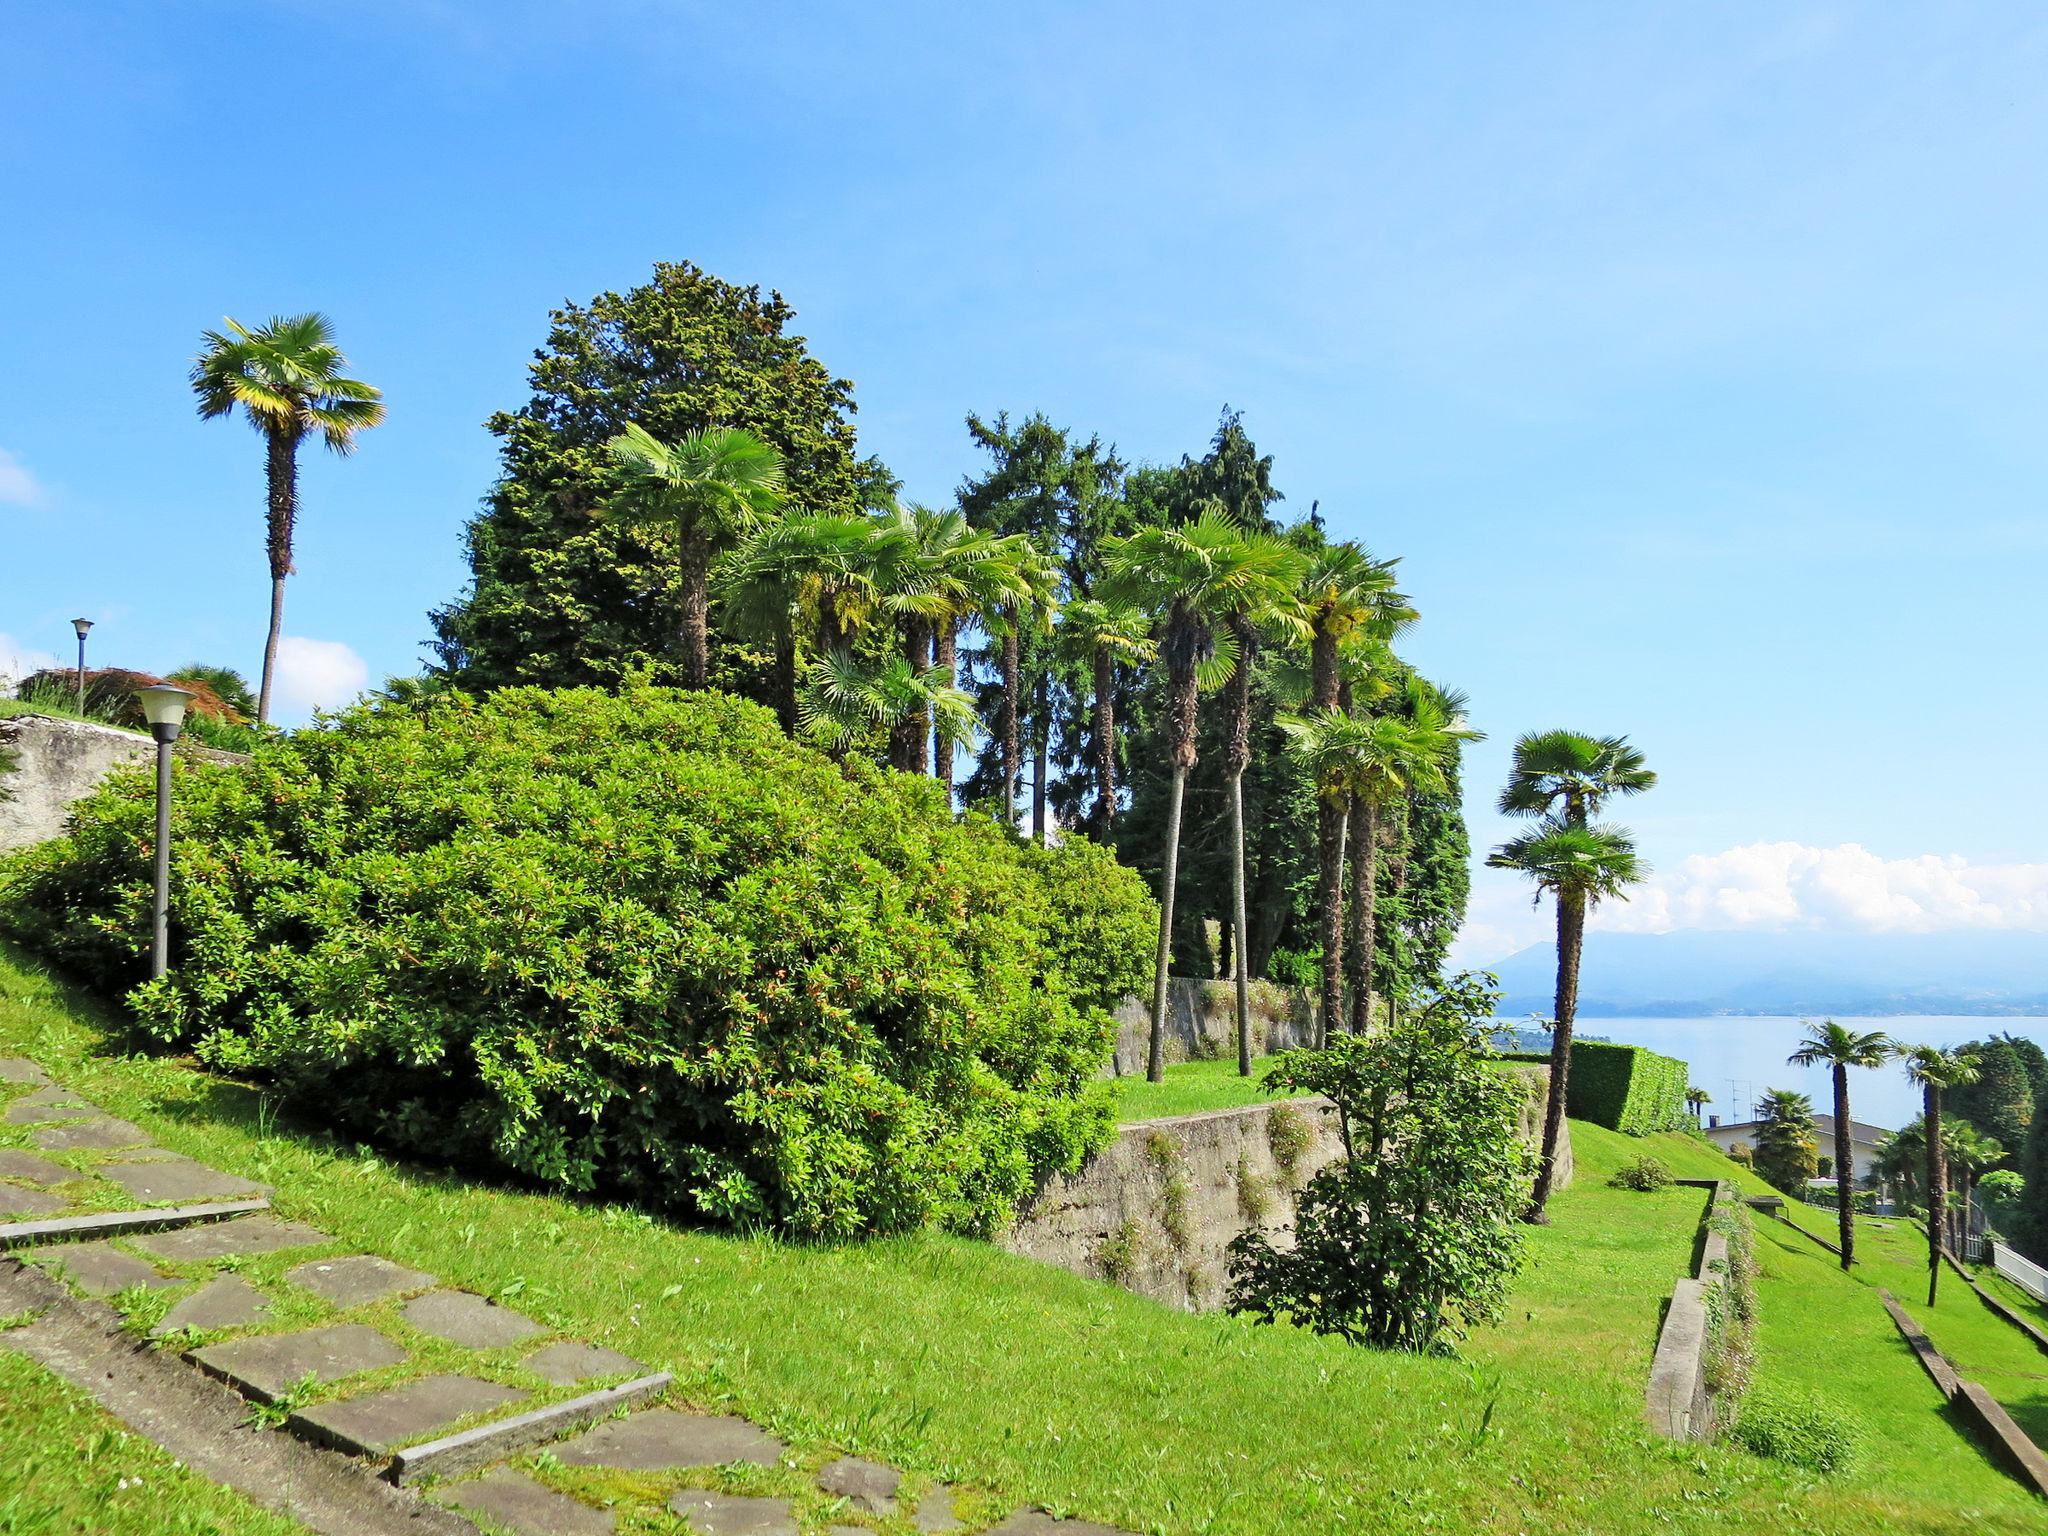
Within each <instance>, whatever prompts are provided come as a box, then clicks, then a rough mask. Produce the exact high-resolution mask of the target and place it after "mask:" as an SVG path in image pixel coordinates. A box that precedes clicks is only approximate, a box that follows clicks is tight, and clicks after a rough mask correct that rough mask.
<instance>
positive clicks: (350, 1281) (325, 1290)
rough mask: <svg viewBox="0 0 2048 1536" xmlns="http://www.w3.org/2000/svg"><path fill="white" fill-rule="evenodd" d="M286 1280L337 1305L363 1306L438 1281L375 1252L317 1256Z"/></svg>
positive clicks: (421, 1288)
mask: <svg viewBox="0 0 2048 1536" xmlns="http://www.w3.org/2000/svg"><path fill="white" fill-rule="evenodd" d="M285 1279H287V1280H289V1281H291V1283H292V1284H293V1285H298V1286H303V1287H305V1288H306V1289H307V1290H309V1291H311V1292H312V1293H313V1294H314V1295H316V1296H318V1297H320V1298H321V1299H322V1300H325V1301H330V1302H332V1303H334V1305H335V1306H337V1307H359V1306H361V1305H363V1304H364V1303H365V1302H371V1301H382V1300H384V1299H385V1298H386V1297H389V1296H403V1295H404V1294H405V1293H406V1292H407V1291H423V1290H426V1289H427V1288H428V1287H429V1286H431V1285H435V1284H437V1283H438V1282H437V1281H436V1280H435V1279H434V1277H433V1276H432V1275H430V1274H427V1273H426V1272H425V1271H423V1270H417V1269H407V1268H406V1267H405V1266H404V1265H403V1264H394V1263H392V1262H391V1261H390V1260H389V1259H385V1258H379V1257H378V1256H377V1255H376V1254H374V1253H355V1254H350V1255H348V1256H347V1257H346V1258H339V1259H315V1260H313V1261H312V1262H311V1263H309V1264H301V1265H300V1266H299V1267H298V1268H297V1269H294V1270H292V1271H290V1272H289V1273H287V1274H286V1275H285Z"/></svg>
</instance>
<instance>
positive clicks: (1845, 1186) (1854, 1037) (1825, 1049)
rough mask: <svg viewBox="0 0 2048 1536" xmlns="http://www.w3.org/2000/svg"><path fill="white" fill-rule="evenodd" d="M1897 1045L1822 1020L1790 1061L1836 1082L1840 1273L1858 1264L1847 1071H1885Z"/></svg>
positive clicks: (1876, 1034)
mask: <svg viewBox="0 0 2048 1536" xmlns="http://www.w3.org/2000/svg"><path fill="white" fill-rule="evenodd" d="M1896 1045H1897V1042H1895V1041H1894V1040H1893V1039H1892V1037H1891V1036H1890V1035H1887V1034H1885V1033H1884V1032H1883V1031H1882V1030H1870V1031H1867V1032H1866V1031H1860V1030H1853V1029H1845V1028H1844V1027H1843V1026H1842V1025H1840V1024H1837V1023H1836V1022H1835V1021H1834V1020H1833V1019H1824V1020H1822V1021H1821V1023H1820V1024H1819V1025H1818V1026H1815V1025H1811V1024H1809V1025H1808V1026H1807V1028H1806V1035H1805V1037H1804V1038H1802V1039H1801V1040H1800V1042H1799V1046H1798V1049H1796V1050H1794V1051H1793V1052H1792V1054H1791V1056H1790V1057H1789V1058H1788V1062H1789V1064H1790V1065H1792V1066H1795V1067H1819V1066H1825V1067H1827V1068H1828V1069H1829V1071H1830V1073H1831V1074H1832V1075H1833V1078H1834V1083H1833V1087H1834V1091H1835V1212H1836V1224H1837V1226H1838V1228H1839V1229H1840V1235H1841V1241H1840V1243H1839V1245H1838V1246H1839V1247H1840V1248H1841V1250H1842V1268H1844V1269H1847V1268H1848V1267H1849V1266H1850V1265H1851V1264H1853V1263H1854V1262H1855V1261H1856V1197H1855V1190H1854V1170H1855V1167H1856V1162H1855V1158H1854V1156H1853V1155H1852V1153H1851V1151H1850V1147H1851V1140H1850V1134H1849V1131H1850V1127H1849V1069H1850V1068H1851V1067H1865V1068H1868V1067H1881V1066H1883V1065H1884V1064H1885V1062H1887V1061H1888V1060H1890V1059H1891V1056H1892V1053H1893V1051H1894V1050H1895V1049H1896ZM1697 1092H1699V1090H1698V1089H1692V1090H1689V1091H1688V1093H1687V1095H1686V1097H1687V1098H1688V1100H1689V1099H1690V1098H1691V1097H1692V1094H1694V1093H1697Z"/></svg>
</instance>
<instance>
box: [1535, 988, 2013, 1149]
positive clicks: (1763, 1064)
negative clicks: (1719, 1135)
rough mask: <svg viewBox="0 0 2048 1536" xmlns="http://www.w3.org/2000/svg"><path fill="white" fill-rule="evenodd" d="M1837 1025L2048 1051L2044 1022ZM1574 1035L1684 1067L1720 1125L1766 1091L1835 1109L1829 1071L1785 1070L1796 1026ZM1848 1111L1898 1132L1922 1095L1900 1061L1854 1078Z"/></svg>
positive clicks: (1727, 1025)
mask: <svg viewBox="0 0 2048 1536" xmlns="http://www.w3.org/2000/svg"><path fill="white" fill-rule="evenodd" d="M1835 1022H1836V1023H1838V1024H1841V1025H1844V1026H1845V1027H1847V1028H1849V1029H1854V1030H1858V1031H1867V1030H1873V1029H1879V1030H1883V1031H1884V1032H1885V1033H1886V1034H1888V1035H1890V1036H1891V1037H1892V1038H1893V1039H1895V1040H1900V1041H1903V1042H1905V1043H1906V1044H1908V1045H1941V1046H1949V1045H1960V1044H1962V1042H1963V1041H1965V1040H1986V1039H1989V1038H1990V1037H1991V1036H1992V1035H1994V1034H2011V1035H2017V1036H2020V1037H2022V1038H2024V1039H2028V1040H2032V1041H2034V1042H2035V1043H2036V1044H2038V1045H2040V1046H2041V1047H2042V1048H2043V1049H2048V1018H1969V1017H1961V1018H1881V1019H1852V1018H1849V1017H1847V1016H1846V1015H1841V1014H1837V1015H1836V1016H1835ZM1574 1033H1575V1034H1579V1035H1586V1036H1600V1037H1603V1038H1605V1039H1608V1040H1619V1041H1622V1042H1623V1043H1625V1044H1628V1045H1641V1046H1647V1047H1648V1048H1649V1049H1651V1050H1653V1051H1658V1052H1661V1053H1662V1054H1663V1055H1666V1056H1676V1057H1677V1058H1678V1059H1679V1060H1680V1061H1683V1062H1686V1063H1688V1064H1689V1065H1690V1066H1691V1067H1692V1081H1693V1086H1694V1087H1697V1088H1704V1089H1705V1090H1706V1091H1707V1092H1708V1093H1710V1094H1712V1095H1713V1096H1714V1102H1713V1103H1711V1104H1709V1105H1708V1106H1707V1109H1706V1112H1707V1113H1708V1114H1710V1115H1719V1116H1720V1117H1721V1119H1722V1120H1723V1122H1732V1121H1737V1120H1747V1119H1749V1118H1750V1115H1749V1106H1750V1105H1751V1104H1752V1103H1754V1102H1755V1101H1756V1100H1757V1099H1759V1098H1761V1097H1762V1096H1763V1094H1764V1093H1765V1091H1766V1090H1767V1089H1771V1088H1791V1089H1794V1090H1796V1091H1797V1092H1799V1093H1804V1094H1807V1095H1809V1096H1810V1097H1811V1098H1812V1099H1813V1107H1814V1108H1815V1109H1817V1110H1827V1109H1828V1108H1830V1107H1831V1104H1832V1100H1833V1096H1834V1086H1833V1082H1832V1080H1831V1078H1830V1075H1829V1071H1828V1069H1827V1068H1826V1067H1805V1068H1801V1067H1792V1066H1787V1065H1786V1064H1785V1058H1786V1057H1787V1056H1789V1055H1791V1054H1792V1052H1793V1051H1794V1050H1795V1049H1796V1048H1797V1046H1798V1044H1799V1041H1800V1038H1801V1037H1802V1036H1803V1035H1804V1034H1805V1033H1806V1025H1805V1021H1803V1020H1800V1019H1792V1018H1751V1019H1742V1018H1715V1019H1583V1018H1582V1019H1580V1020H1579V1021H1578V1024H1577V1026H1576V1028H1575V1030H1574ZM1849 1107H1850V1109H1851V1111H1852V1112H1853V1113H1854V1114H1855V1117H1856V1118H1857V1119H1858V1120H1861V1121H1864V1122H1865V1123H1867V1124H1870V1125H1879V1126H1883V1127H1884V1128H1885V1129H1886V1130H1897V1129H1898V1128H1899V1127H1900V1126H1902V1125H1904V1124H1905V1123H1906V1122H1907V1121H1908V1120H1911V1119H1912V1118H1913V1117H1914V1116H1915V1115H1917V1114H1918V1113H1920V1090H1919V1089H1917V1088H1916V1087H1914V1086H1913V1085H1912V1084H1911V1083H1910V1082H1908V1081H1907V1080H1906V1072H1905V1068H1904V1067H1903V1066H1902V1065H1901V1064H1899V1063H1897V1062H1893V1063H1891V1064H1889V1065H1886V1066H1883V1067H1879V1068H1876V1069H1875V1070H1873V1071H1869V1072H1851V1073H1850V1074H1849Z"/></svg>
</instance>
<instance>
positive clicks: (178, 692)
mask: <svg viewBox="0 0 2048 1536" xmlns="http://www.w3.org/2000/svg"><path fill="white" fill-rule="evenodd" d="M84 640H85V633H84V631H83V630H81V631H80V632H79V643H80V644H81V645H82V644H83V643H84ZM136 696H137V697H138V698H140V699H141V700H142V713H143V714H144V715H146V716H147V717H148V719H149V734H150V735H152V736H154V737H155V738H156V908H155V918H156V945H155V948H154V950H153V951H152V953H151V959H150V967H149V974H150V976H151V977H152V978H155V977H158V976H161V975H163V973H164V972H165V971H167V970H169V969H170V968H171V743H172V742H174V741H176V740H177V739H178V732H179V731H181V730H182V729H184V725H185V706H186V705H187V704H188V703H190V702H191V701H192V700H193V699H194V698H196V697H198V695H196V694H194V693H193V692H192V690H191V689H189V688H177V687H173V686H172V685H171V684H169V683H157V684H156V685H154V686H153V687H149V688H141V689H138V690H136Z"/></svg>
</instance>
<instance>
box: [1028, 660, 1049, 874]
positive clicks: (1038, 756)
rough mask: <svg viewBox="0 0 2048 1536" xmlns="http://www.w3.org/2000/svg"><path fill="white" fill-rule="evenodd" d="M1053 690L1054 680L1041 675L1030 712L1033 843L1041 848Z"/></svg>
mask: <svg viewBox="0 0 2048 1536" xmlns="http://www.w3.org/2000/svg"><path fill="white" fill-rule="evenodd" d="M1051 687H1052V684H1051V679H1050V678H1049V677H1048V676H1047V675H1046V674H1044V673H1040V674H1039V677H1038V687H1037V688H1036V689H1035V690H1034V693H1035V695H1036V696H1035V698H1034V700H1033V704H1032V710H1031V840H1032V841H1033V842H1035V843H1040V844H1043V843H1044V842H1045V769H1046V758H1047V756H1048V755H1049V751H1048V749H1049V741H1048V738H1049V737H1050V736H1051V735H1052V722H1051V720H1049V719H1048V718H1047V716H1048V715H1049V714H1050V713H1051V711H1052V702H1051V699H1050V697H1049V694H1050V692H1051Z"/></svg>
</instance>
